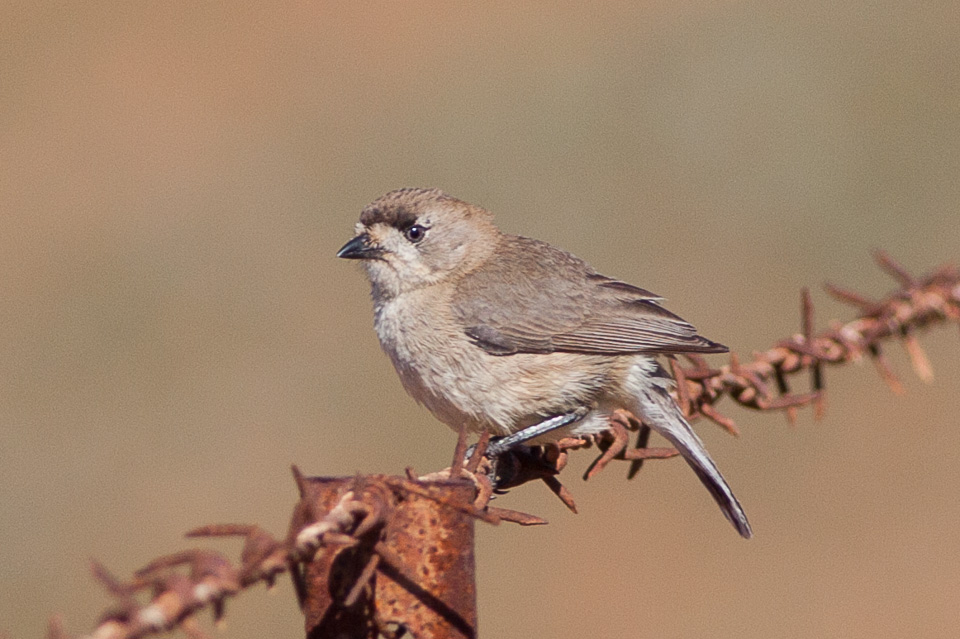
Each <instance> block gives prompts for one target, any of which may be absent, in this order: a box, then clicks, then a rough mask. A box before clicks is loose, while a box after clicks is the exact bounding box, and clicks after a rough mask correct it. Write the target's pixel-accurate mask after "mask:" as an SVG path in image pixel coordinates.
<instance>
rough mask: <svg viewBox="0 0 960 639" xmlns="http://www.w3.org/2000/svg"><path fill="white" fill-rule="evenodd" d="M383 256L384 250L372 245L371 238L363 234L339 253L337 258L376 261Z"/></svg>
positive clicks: (345, 245)
mask: <svg viewBox="0 0 960 639" xmlns="http://www.w3.org/2000/svg"><path fill="white" fill-rule="evenodd" d="M381 255H383V250H382V249H380V248H379V247H377V246H374V245H373V244H371V243H370V236H369V235H367V234H366V233H361V234H360V235H358V236H356V237H355V238H353V239H352V240H350V241H349V242H347V243H346V244H344V245H343V247H342V248H341V249H340V250H339V251H337V257H342V258H345V259H348V260H375V259H378V258H379V257H380V256H381Z"/></svg>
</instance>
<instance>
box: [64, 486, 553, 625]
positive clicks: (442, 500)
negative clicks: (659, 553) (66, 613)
mask: <svg viewBox="0 0 960 639" xmlns="http://www.w3.org/2000/svg"><path fill="white" fill-rule="evenodd" d="M293 472H294V478H295V479H296V481H297V485H298V487H299V490H300V500H299V501H298V503H297V505H296V506H295V508H294V512H293V515H292V518H291V523H290V527H289V532H288V534H287V537H286V538H285V539H283V540H279V539H276V538H275V537H273V536H272V535H271V534H270V533H268V532H267V531H265V530H263V529H262V528H260V527H259V526H255V525H244V524H215V525H210V526H203V527H200V528H196V529H194V530H191V531H190V532H188V533H187V537H240V538H242V539H243V540H244V544H243V549H242V551H241V555H240V562H239V565H235V564H233V563H232V562H231V561H230V560H229V559H228V558H227V557H226V556H225V555H223V554H222V553H219V552H216V551H213V550H207V549H192V550H186V551H182V552H178V553H174V554H171V555H166V556H163V557H159V558H157V559H154V560H153V561H151V562H149V563H148V564H147V565H146V566H144V567H143V568H141V569H140V570H138V571H137V572H136V573H135V574H134V576H133V578H132V579H131V580H129V581H121V580H119V579H117V578H116V577H115V576H113V575H112V574H111V573H110V572H109V571H108V570H107V569H106V568H105V567H104V566H103V565H101V564H100V563H97V562H94V563H93V564H92V572H93V575H94V578H95V579H96V580H97V581H98V582H99V583H100V584H101V585H102V586H103V587H104V588H105V589H106V590H107V592H108V593H109V594H110V595H112V596H113V597H114V598H115V599H116V603H115V605H114V607H113V608H112V609H110V610H108V611H107V612H106V613H105V614H104V615H102V616H101V618H100V621H99V623H98V624H97V626H96V627H95V628H94V629H93V630H92V631H91V632H90V633H88V634H87V635H84V637H86V638H90V639H140V638H142V637H147V636H150V635H155V634H159V633H162V632H166V631H169V630H173V629H176V628H179V629H182V630H183V631H184V632H186V633H187V634H188V635H189V636H190V637H191V638H192V639H205V638H206V634H205V633H204V632H203V631H202V630H201V629H200V626H199V624H198V623H197V621H196V616H197V614H198V613H200V612H202V611H204V610H210V611H211V613H212V614H213V618H214V621H219V620H220V619H221V618H222V616H223V614H224V604H225V602H226V600H227V599H229V598H230V597H232V596H234V595H236V594H238V593H239V592H240V591H242V590H244V589H247V588H250V587H252V586H254V585H257V584H259V583H261V582H262V583H265V584H266V585H267V586H268V587H272V586H273V584H274V582H275V580H276V578H277V577H278V576H279V575H281V574H283V573H289V574H290V575H291V576H292V578H293V582H294V587H295V590H296V592H297V597H298V599H299V601H300V604H301V607H303V605H304V602H305V601H306V599H307V592H306V588H305V586H304V581H303V579H304V576H303V573H302V571H301V569H300V567H301V566H302V565H304V564H307V563H309V562H312V561H316V560H317V559H318V558H319V557H320V556H321V555H322V554H323V553H325V552H327V551H336V550H342V549H345V548H353V547H357V546H359V545H361V544H364V543H367V544H368V545H369V550H370V552H371V557H372V558H373V559H371V561H370V563H369V564H368V568H367V569H366V570H364V571H363V572H362V573H361V574H360V576H359V577H358V578H357V579H356V581H355V582H354V583H352V584H351V585H350V590H349V591H348V592H346V593H345V597H343V602H342V603H343V605H344V606H345V607H348V608H349V607H350V606H352V605H354V604H355V603H356V601H357V599H358V598H359V597H360V593H361V591H362V590H363V588H365V587H366V586H367V584H368V583H369V582H370V580H371V579H372V578H373V576H374V574H375V573H376V572H377V571H378V570H384V569H389V571H390V575H391V577H392V578H393V579H395V580H397V579H399V580H400V581H403V582H405V583H408V584H417V583H418V580H417V579H416V578H415V577H414V576H412V575H407V574H405V572H404V560H403V558H401V557H398V556H397V555H396V553H394V552H393V551H391V550H390V548H389V546H388V545H387V544H384V543H383V542H382V540H381V539H380V538H379V537H378V536H377V534H378V532H379V531H380V530H382V529H383V528H384V527H385V526H386V525H387V523H388V522H389V521H390V518H391V517H392V515H393V512H394V510H395V509H396V508H397V505H398V502H399V501H401V500H403V499H404V496H405V495H406V496H409V495H415V496H417V497H421V498H424V499H426V500H430V501H433V502H435V503H436V504H437V506H438V507H439V508H441V509H447V510H452V511H456V512H459V513H462V514H464V515H467V516H469V517H471V518H475V519H479V520H482V521H485V522H488V523H499V521H501V520H503V519H508V520H523V519H524V517H526V516H525V515H524V514H523V513H516V512H515V511H509V510H506V509H493V510H486V509H484V508H483V507H479V508H478V507H476V506H474V505H473V504H472V503H466V504H464V503H461V502H458V501H455V500H453V499H452V498H451V496H450V494H449V492H448V491H445V490H441V489H439V488H436V487H434V486H431V485H423V484H418V483H416V482H413V481H410V480H407V479H404V478H401V477H393V476H387V475H363V476H358V477H356V478H355V479H353V480H352V485H351V486H350V489H349V490H347V491H346V492H344V493H343V494H342V495H341V496H340V498H339V499H338V500H337V501H336V503H335V504H334V505H332V507H329V508H325V509H321V508H320V507H319V506H318V502H317V499H316V494H314V493H312V492H311V490H310V489H309V486H308V483H309V481H310V480H309V479H308V478H305V477H304V476H303V475H302V474H301V473H300V471H299V470H298V469H297V468H296V467H294V468H293ZM314 492H315V491H314ZM484 505H485V504H484ZM541 521H542V520H541ZM371 539H372V541H371ZM398 575H399V577H398ZM147 592H149V595H148V596H147V597H146V600H145V601H141V599H144V597H143V593H147ZM418 594H420V595H423V593H418ZM427 594H429V593H427ZM138 597H139V598H138ZM431 604H432V605H440V604H438V603H436V602H430V601H429V600H428V605H431ZM391 623H393V624H394V625H396V624H395V622H394V621H393V620H389V619H387V620H381V626H382V627H380V628H378V632H379V633H380V635H381V636H385V637H390V636H397V637H399V636H401V634H397V629H396V628H390V625H391ZM463 634H469V633H463ZM48 637H49V638H50V639H67V638H68V637H69V635H67V633H66V632H65V631H64V629H63V626H62V623H61V621H60V619H59V617H55V618H54V619H53V620H51V623H50V626H49V630H48Z"/></svg>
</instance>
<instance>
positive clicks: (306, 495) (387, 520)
mask: <svg viewBox="0 0 960 639" xmlns="http://www.w3.org/2000/svg"><path fill="white" fill-rule="evenodd" d="M414 483H415V484H416V485H418V486H422V487H423V488H424V489H425V490H426V489H429V492H430V493H431V494H433V495H440V496H441V497H442V498H441V499H439V500H438V499H431V498H429V497H426V496H424V495H420V494H416V493H415V492H411V491H406V490H402V489H398V487H397V485H396V484H395V483H391V482H390V481H389V480H387V479H386V478H384V477H383V476H378V475H372V476H363V477H314V478H304V479H303V481H302V483H301V491H302V493H303V495H302V503H304V504H306V505H307V506H308V507H310V508H311V510H313V511H314V513H316V514H323V513H327V512H329V511H330V509H331V508H333V507H334V506H335V505H336V504H337V503H339V502H340V500H341V499H342V498H343V496H344V495H345V494H347V493H348V492H349V491H353V492H354V495H355V496H354V497H353V499H355V500H357V501H359V502H361V503H363V504H365V505H366V506H367V507H369V508H370V509H371V511H372V512H375V513H377V518H378V521H379V524H377V525H376V526H374V527H373V528H371V529H370V530H369V531H364V532H363V533H362V534H360V535H358V536H357V538H356V539H355V543H352V544H351V543H350V542H349V540H344V541H345V542H347V543H344V545H342V546H336V545H331V546H330V547H328V548H325V549H323V550H321V551H320V552H319V553H318V554H317V556H316V557H315V558H314V560H313V561H312V562H310V563H309V564H307V566H306V570H305V573H304V579H303V587H304V602H303V603H304V614H305V615H306V631H307V638H308V639H326V638H327V637H336V638H338V639H339V638H341V637H344V638H357V639H361V638H362V639H374V638H376V637H381V636H387V637H389V636H398V637H399V636H401V635H402V632H400V631H401V630H405V631H406V632H407V633H409V635H408V636H410V635H412V636H413V637H417V638H418V639H446V638H451V639H453V638H462V637H467V638H473V637H476V634H477V609H476V582H475V580H474V554H473V524H474V517H471V516H470V515H468V514H466V513H465V512H462V511H461V510H458V509H456V508H451V507H450V506H449V503H456V504H462V505H463V506H469V504H470V501H471V500H472V499H473V496H474V490H473V487H472V485H470V484H469V483H466V482H448V483H430V484H417V483H416V482H414ZM358 486H362V488H361V489H358ZM444 501H446V502H447V505H445V504H444V503H442V502H444Z"/></svg>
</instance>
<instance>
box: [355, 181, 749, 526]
mask: <svg viewBox="0 0 960 639" xmlns="http://www.w3.org/2000/svg"><path fill="white" fill-rule="evenodd" d="M338 255H339V256H340V257H346V258H352V259H360V260H362V263H363V265H364V266H365V267H366V271H367V275H368V277H369V278H370V282H371V291H372V296H373V301H374V324H375V327H376V330H377V335H378V337H379V338H380V344H381V346H382V347H383V349H384V351H385V352H386V353H387V354H388V355H389V356H390V359H391V361H392V362H393V364H394V367H395V368H396V369H397V372H398V374H399V375H400V379H401V381H402V382H403V385H404V388H405V389H406V390H407V392H409V393H410V394H411V395H412V396H413V397H414V398H415V399H416V400H417V401H419V402H421V403H423V404H424V405H425V406H426V407H427V408H429V409H430V411H431V412H432V413H433V414H434V415H435V416H436V417H437V418H438V419H440V420H441V421H442V422H444V423H446V424H448V425H449V426H450V427H451V428H453V429H455V430H459V429H460V428H462V427H466V428H468V429H470V430H475V431H479V430H481V429H490V430H492V431H493V432H494V433H498V434H508V433H513V432H516V431H518V430H521V429H523V428H525V427H527V426H530V425H532V424H535V423H537V422H540V421H542V420H543V419H545V418H548V417H551V416H555V415H562V414H568V413H570V412H572V411H574V410H577V409H585V410H586V411H587V414H586V416H585V417H583V418H582V419H580V420H579V421H577V422H576V423H574V424H572V425H571V426H569V427H567V428H566V429H565V430H564V431H561V432H557V433H554V434H553V436H555V437H556V436H562V435H564V434H566V433H571V434H589V433H596V432H599V431H601V430H604V429H606V428H607V427H608V425H609V419H610V416H611V414H612V413H613V411H615V410H617V409H624V410H628V411H630V412H631V413H633V414H634V415H637V416H638V417H640V418H641V419H643V421H644V422H645V423H646V424H648V425H649V426H650V427H651V428H653V429H654V430H656V431H657V432H659V433H660V434H661V435H663V436H664V437H665V438H666V439H667V440H669V441H670V442H671V443H672V444H673V445H674V446H675V447H676V448H677V449H678V450H679V451H680V452H681V454H682V455H683V457H684V459H685V460H686V461H687V463H688V464H690V466H691V467H692V468H693V469H694V471H695V472H696V473H697V476H698V477H700V479H701V481H702V482H703V483H704V484H705V485H706V486H707V488H708V489H709V490H710V493H711V495H713V497H714V499H715V500H716V501H717V503H718V504H719V505H720V507H721V509H722V510H723V512H724V514H725V515H726V516H727V518H728V519H729V520H730V521H731V522H732V523H733V524H734V526H735V527H736V528H737V530H738V531H739V532H740V534H741V535H743V536H744V537H749V536H750V535H751V531H750V525H749V523H748V522H747V519H746V515H744V513H743V509H742V508H741V507H740V504H739V503H738V502H737V500H736V497H734V495H733V492H732V491H731V490H730V488H729V486H728V485H727V483H726V481H725V480H724V479H723V477H722V476H721V475H720V472H719V470H717V468H716V466H715V464H714V463H713V461H712V460H711V459H710V457H709V455H708V454H707V452H706V450H705V449H704V447H703V444H702V443H701V442H700V439H699V438H698V437H697V435H696V433H694V431H693V429H692V428H691V427H690V425H689V424H688V423H687V421H686V420H685V419H684V417H683V414H682V413H681V412H680V410H679V408H678V407H677V406H676V404H675V403H674V402H673V400H672V399H671V398H670V395H669V392H668V391H669V387H670V385H671V384H672V380H671V379H670V377H669V375H668V374H667V373H666V372H665V371H664V369H663V368H662V367H661V366H660V365H659V364H658V363H657V361H656V359H655V356H656V355H657V354H661V353H664V354H673V353H692V352H696V353H718V352H723V351H725V350H726V347H724V346H722V345H721V344H718V343H716V342H713V341H711V340H708V339H706V338H704V337H701V336H700V335H698V334H697V332H696V330H695V329H694V328H693V326H691V325H690V324H688V323H687V322H685V321H684V320H683V319H681V318H680V317H678V316H677V315H675V314H673V313H671V312H670V311H668V310H666V309H665V308H663V307H662V306H661V305H660V298H659V297H657V296H656V295H654V294H652V293H650V292H649V291H646V290H644V289H642V288H638V287H636V286H633V285H631V284H627V283H625V282H621V281H619V280H616V279H613V278H609V277H606V276H604V275H600V274H599V273H597V272H596V271H595V270H594V269H593V268H592V267H591V266H590V265H588V264H587V263H586V262H584V261H583V260H581V259H579V258H578V257H575V256H573V255H571V254H570V253H567V252H565V251H562V250H560V249H558V248H555V247H553V246H551V245H549V244H547V243H545V242H540V241H538V240H533V239H529V238H525V237H519V236H515V235H509V234H506V233H502V232H501V231H500V230H499V229H497V227H496V226H494V224H493V216H492V215H491V214H490V213H489V212H487V211H485V210H484V209H482V208H479V207H476V206H473V205H471V204H468V203H466V202H463V201H461V200H458V199H456V198H453V197H450V196H448V195H446V194H445V193H443V192H442V191H439V190H437V189H400V190H398V191H392V192H390V193H388V194H386V195H384V196H383V197H381V198H380V199H378V200H376V201H374V202H372V203H371V204H369V205H368V206H367V207H365V208H364V209H363V211H362V213H361V216H360V223H359V224H358V225H357V233H356V236H355V237H354V238H353V239H352V240H350V241H349V242H347V244H346V245H344V247H343V248H342V249H341V250H340V252H339V253H338Z"/></svg>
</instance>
